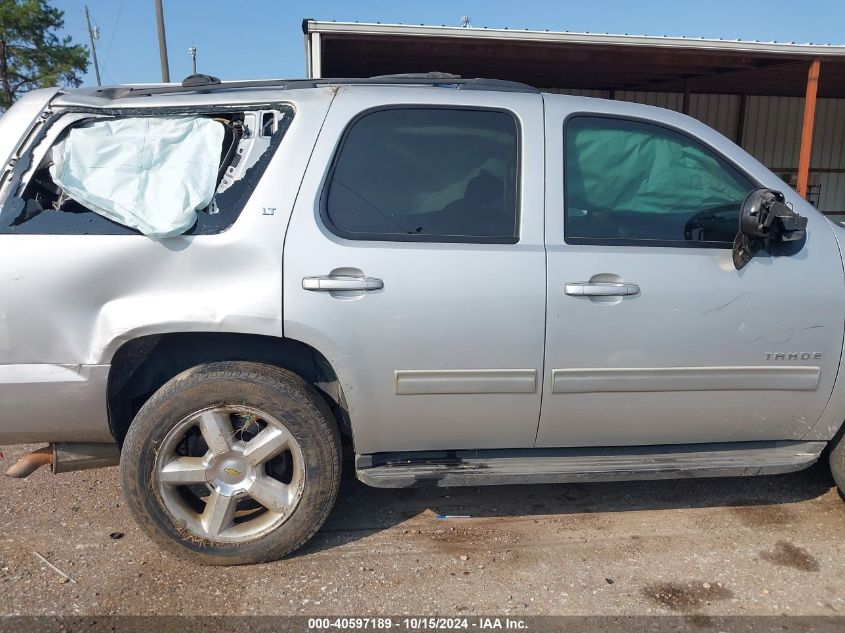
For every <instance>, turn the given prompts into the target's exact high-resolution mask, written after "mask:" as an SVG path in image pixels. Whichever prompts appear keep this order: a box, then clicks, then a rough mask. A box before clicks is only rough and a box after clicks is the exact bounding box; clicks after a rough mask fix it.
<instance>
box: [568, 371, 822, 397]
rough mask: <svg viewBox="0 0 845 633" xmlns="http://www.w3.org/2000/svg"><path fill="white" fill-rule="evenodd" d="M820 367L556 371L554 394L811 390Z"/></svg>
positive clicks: (817, 382) (814, 385) (817, 379)
mask: <svg viewBox="0 0 845 633" xmlns="http://www.w3.org/2000/svg"><path fill="white" fill-rule="evenodd" d="M820 374H821V369H820V368H819V367H768V366H763V367H634V368H625V369H553V370H552V393H606V392H637V391H649V392H659V391H746V390H751V391H755V390H790V391H812V390H813V389H815V388H816V387H817V386H818V384H819V377H820Z"/></svg>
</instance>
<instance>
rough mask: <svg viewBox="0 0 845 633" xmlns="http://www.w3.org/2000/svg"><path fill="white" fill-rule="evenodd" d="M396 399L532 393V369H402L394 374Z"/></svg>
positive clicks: (534, 374) (535, 377) (533, 381)
mask: <svg viewBox="0 0 845 633" xmlns="http://www.w3.org/2000/svg"><path fill="white" fill-rule="evenodd" d="M394 375H395V379H394V382H395V385H396V395H399V396H409V395H421V394H452V393H534V392H535V391H536V390H537V372H536V370H534V369H402V370H398V371H396V372H395V373H394Z"/></svg>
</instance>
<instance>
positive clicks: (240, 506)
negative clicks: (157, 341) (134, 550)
mask: <svg viewBox="0 0 845 633" xmlns="http://www.w3.org/2000/svg"><path fill="white" fill-rule="evenodd" d="M340 467H341V459H340V438H339V435H338V431H337V427H336V425H335V423H334V420H333V419H332V416H331V412H330V411H329V409H328V407H327V406H326V404H325V402H323V400H322V399H321V398H320V396H319V394H318V393H317V392H316V390H315V389H314V388H313V387H311V386H310V385H308V384H306V383H305V382H304V381H303V380H302V379H301V378H300V377H299V376H297V375H296V374H294V373H292V372H289V371H287V370H284V369H280V368H278V367H274V366H271V365H264V364H260V363H252V362H218V363H208V364H205V365H199V366H197V367H194V368H192V369H189V370H187V371H185V372H183V373H182V374H180V375H178V376H176V377H175V378H173V379H172V380H170V381H169V382H167V383H166V384H165V385H164V386H163V387H161V389H159V390H158V391H157V392H156V393H155V394H154V395H153V396H152V397H151V398H150V399H149V400H148V401H147V402H146V403H145V404H144V406H143V407H142V408H141V410H140V411H139V412H138V415H137V416H136V417H135V420H134V421H133V422H132V424H131V426H130V427H129V433H128V434H127V436H126V439H125V441H124V445H123V451H122V454H121V460H120V474H121V479H122V482H123V489H124V493H125V495H126V500H127V504H128V505H129V508H130V510H131V511H132V514H133V515H134V517H135V519H136V520H137V521H138V523H139V525H140V526H141V528H142V529H143V530H144V531H145V532H146V533H147V534H148V535H149V536H150V537H151V538H152V539H153V540H155V541H156V542H157V543H159V544H160V545H161V546H163V547H164V548H166V549H168V550H170V551H172V552H175V553H176V554H179V555H181V556H183V557H186V558H190V559H192V560H196V561H198V562H200V563H203V564H209V565H238V564H246V563H258V562H266V561H270V560H275V559H277V558H281V557H282V556H284V555H285V554H287V553H289V552H291V551H293V550H295V549H297V548H298V547H300V546H301V545H303V544H304V543H305V542H306V541H308V540H309V539H310V538H311V537H312V536H313V535H314V533H315V532H316V531H317V530H318V529H319V528H320V526H321V525H322V524H323V522H324V521H325V520H326V518H327V517H328V514H329V512H330V511H331V509H332V506H333V505H334V501H335V498H336V497H337V490H338V486H339V484H340Z"/></svg>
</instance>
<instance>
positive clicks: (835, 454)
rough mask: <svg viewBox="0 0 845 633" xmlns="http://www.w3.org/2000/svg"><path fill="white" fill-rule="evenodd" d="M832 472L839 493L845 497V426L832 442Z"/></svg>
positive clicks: (830, 459)
mask: <svg viewBox="0 0 845 633" xmlns="http://www.w3.org/2000/svg"><path fill="white" fill-rule="evenodd" d="M828 459H829V461H830V472H831V474H833V480H834V481H835V482H836V487H837V488H839V494H841V495H842V496H843V498H845V427H843V428H841V429H840V430H839V433H837V435H836V437H835V438H833V440H832V441H831V443H830V457H829V458H828Z"/></svg>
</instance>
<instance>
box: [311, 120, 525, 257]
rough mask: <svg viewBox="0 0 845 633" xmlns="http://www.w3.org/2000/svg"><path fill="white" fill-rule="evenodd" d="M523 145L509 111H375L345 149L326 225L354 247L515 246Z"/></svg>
mask: <svg viewBox="0 0 845 633" xmlns="http://www.w3.org/2000/svg"><path fill="white" fill-rule="evenodd" d="M518 138H519V131H518V127H517V123H516V120H515V118H514V117H513V116H512V115H511V114H509V113H506V112H501V111H491V110H467V109H450V108H422V107H414V108H391V109H386V110H378V111H375V112H370V113H367V114H365V115H364V116H361V117H360V118H358V119H357V120H355V121H354V122H353V123H352V124H351V126H350V128H349V129H348V131H347V132H346V134H345V136H344V139H343V141H342V143H341V147H340V150H339V152H338V155H337V157H336V159H335V163H334V166H333V169H332V172H331V175H330V178H329V183H328V185H327V189H326V193H325V194H324V199H323V219H324V221H325V222H326V224H327V225H328V226H329V228H330V229H331V230H332V231H334V232H335V233H336V234H337V235H339V236H341V237H344V238H347V239H357V240H392V241H423V242H482V243H484V242H486V243H515V242H516V241H517V238H518V221H519V217H518V212H517V209H518V203H517V200H518V193H519V192H518V187H517V183H518V171H519V151H518Z"/></svg>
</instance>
